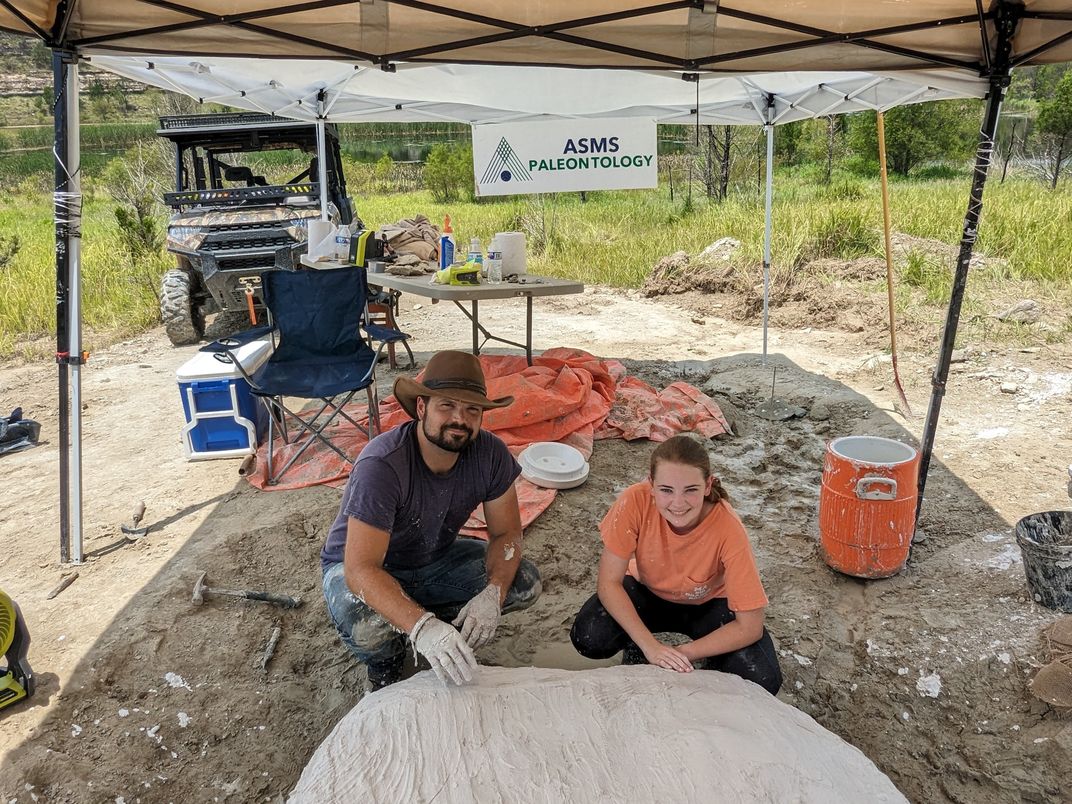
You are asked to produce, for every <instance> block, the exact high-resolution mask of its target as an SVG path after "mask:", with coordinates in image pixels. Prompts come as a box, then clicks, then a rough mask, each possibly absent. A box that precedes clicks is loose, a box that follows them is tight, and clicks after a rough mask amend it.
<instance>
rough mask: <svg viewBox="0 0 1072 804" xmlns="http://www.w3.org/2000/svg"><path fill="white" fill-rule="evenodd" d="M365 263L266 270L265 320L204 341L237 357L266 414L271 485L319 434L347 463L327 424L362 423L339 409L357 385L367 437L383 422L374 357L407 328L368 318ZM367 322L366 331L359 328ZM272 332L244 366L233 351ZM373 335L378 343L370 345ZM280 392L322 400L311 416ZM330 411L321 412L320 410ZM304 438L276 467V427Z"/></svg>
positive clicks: (228, 357)
mask: <svg viewBox="0 0 1072 804" xmlns="http://www.w3.org/2000/svg"><path fill="white" fill-rule="evenodd" d="M366 279H367V277H366V272H365V269H364V268H357V267H348V268H335V269H331V270H323V271H317V270H313V271H267V272H265V273H264V274H263V277H262V280H263V289H262V292H263V298H264V304H265V306H266V307H267V308H268V314H269V321H270V322H271V323H270V324H269V325H268V326H265V327H257V328H255V329H251V330H247V331H246V332H242V333H239V334H238V335H235V336H233V337H230V338H225V339H221V340H219V341H216V342H215V343H212V344H209V345H208V346H206V347H204V350H205V351H211V352H215V353H216V358H217V359H220V360H223V361H224V362H230V363H234V364H235V365H236V366H238V369H239V371H241V373H242V375H243V376H244V377H245V378H246V381H247V382H248V383H249V385H250V389H251V391H252V393H253V394H254V395H255V396H257V397H259V398H260V399H261V400H262V402H263V403H264V404H265V405H266V406H267V408H268V412H269V413H270V414H271V415H270V416H269V420H268V466H267V482H268V485H275V484H276V483H278V482H279V479H280V478H281V477H282V476H283V475H284V474H286V472H287V470H288V469H290V467H291V466H293V465H294V462H295V461H297V460H298V458H300V457H301V456H302V455H303V454H304V453H305V451H306V450H307V449H308V448H309V447H310V446H312V445H313V444H314V443H316V442H317V441H319V442H321V443H323V444H324V445H325V446H327V447H328V448H330V449H332V450H334V452H335V453H336V454H337V455H338V456H339V457H340V458H342V459H343V460H344V461H346V462H348V463H353V458H352V457H351V456H348V455H346V454H345V453H343V452H342V450H340V449H339V448H338V446H336V445H335V444H333V443H331V441H330V440H329V438H328V436H327V435H326V434H325V430H326V429H327V428H328V427H329V426H330V425H331V424H332V422H334V421H335V419H336V417H339V416H341V417H342V418H344V419H346V420H347V421H349V422H350V423H351V424H352V425H354V427H358V428H359V429H360V425H358V423H357V422H355V421H354V420H353V419H351V418H350V416H349V415H348V414H347V413H346V412H345V411H344V410H343V408H344V407H345V406H346V405H347V404H348V403H349V402H350V399H351V398H352V397H353V396H354V394H356V393H357V392H358V391H360V390H362V389H363V390H364V391H365V392H366V394H367V396H368V409H369V422H368V430H367V432H368V437H369V438H372V437H373V436H374V435H375V434H376V432H377V431H378V430H379V427H380V418H379V404H378V399H377V395H376V375H375V370H376V363H377V361H378V360H379V357H380V352H381V351H382V350H383V348H384V347H385V346H387V345H388V344H393V343H398V342H400V341H401V342H402V343H405V341H406V339H407V338H408V337H409V336H408V335H406V334H404V333H402V332H399V331H398V330H397V329H391V328H389V327H382V326H377V325H374V324H369V323H368V319H367V315H368V313H367V296H368V285H367V284H366ZM362 329H365V331H366V332H367V333H368V338H367V339H366V337H365V336H363V335H362V333H361V330H362ZM268 334H271V336H272V339H273V342H274V343H275V351H274V352H273V353H272V355H271V357H269V358H268V360H267V362H265V363H264V364H263V365H262V366H261V367H260V368H258V369H256V370H255V371H253V372H252V373H247V371H246V370H245V368H243V367H242V365H241V364H240V363H239V362H238V361H237V360H236V359H235V355H234V354H233V352H232V350H233V349H235V348H236V347H238V346H241V345H242V344H244V343H249V342H250V341H252V340H256V339H258V338H262V337H265V336H266V335H268ZM376 341H378V342H379V346H378V347H376V348H375V349H373V348H372V346H371V344H372V343H374V342H376ZM285 397H297V398H300V399H319V400H320V401H321V402H322V403H323V404H322V405H320V406H319V409H318V410H316V411H315V413H313V414H312V415H309V414H305V415H302V414H301V413H299V412H296V411H294V410H291V409H290V408H288V407H287V406H286V405H285V404H284V398H285ZM325 412H327V413H328V415H327V416H326V417H325V418H323V419H321V417H322V416H323V415H324V413H325ZM290 424H293V425H297V427H298V428H299V429H298V432H297V433H296V435H297V436H299V437H300V436H301V435H304V436H305V440H304V442H302V443H301V446H300V447H299V448H298V449H297V450H296V451H295V453H294V454H293V455H291V457H290V459H289V460H288V461H287V462H286V464H285V465H284V466H283V468H282V469H279V471H275V466H274V460H273V458H274V451H275V438H276V432H277V431H278V433H279V435H280V437H281V438H282V440H283V443H285V444H290V443H292V441H291V434H290V432H289V425H290Z"/></svg>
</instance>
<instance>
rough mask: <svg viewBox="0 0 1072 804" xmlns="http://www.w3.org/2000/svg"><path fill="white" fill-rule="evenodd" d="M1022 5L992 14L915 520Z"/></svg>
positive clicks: (923, 445) (933, 382)
mask: <svg viewBox="0 0 1072 804" xmlns="http://www.w3.org/2000/svg"><path fill="white" fill-rule="evenodd" d="M1021 11H1022V8H1021V7H1019V6H1015V5H1012V4H1008V3H999V4H998V15H997V18H996V19H995V21H994V26H995V28H996V31H997V46H996V47H995V49H994V50H995V52H994V58H993V72H992V73H991V75H990V92H989V94H988V95H987V101H986V111H985V112H984V113H983V124H982V128H981V129H980V130H979V145H978V147H977V149H976V151H975V169H974V171H973V174H972V185H971V195H970V196H969V198H968V211H967V213H966V214H965V215H964V229H963V235H962V236H961V240H960V254H959V255H958V257H957V267H956V273H955V275H954V277H953V290H952V294H951V295H950V298H949V309H948V311H947V312H946V319H945V328H944V329H943V331H942V342H941V347H940V349H939V352H938V363H937V365H936V366H935V368H934V373H933V375H932V376H931V389H932V390H931V401H930V407H929V408H928V409H927V420H926V421H925V422H924V424H923V438H922V439H921V442H920V463H919V481H918V489H919V497H918V499H917V500H916V520H917V521H918V520H919V513H920V510H921V509H922V507H923V491H924V489H925V488H926V485H927V473H928V471H929V470H930V464H931V455H932V453H933V451H934V436H935V433H936V432H937V430H938V416H939V414H940V413H941V410H942V397H943V396H945V387H946V379H947V378H948V377H949V364H950V361H951V358H952V355H953V345H954V344H955V342H956V338H957V325H958V324H959V323H960V308H961V304H962V303H963V301H964V288H965V286H966V285H967V282H968V264H969V263H970V262H971V256H972V248H973V247H974V245H975V239H976V237H977V236H978V229H979V218H980V216H981V215H982V212H983V188H984V187H985V185H986V174H987V169H988V168H989V167H990V160H991V157H992V156H993V153H994V136H995V134H996V132H997V128H998V118H999V117H1000V116H1001V103H1002V101H1003V100H1004V98H1005V90H1006V89H1007V88H1008V86H1009V80H1010V76H1011V73H1012V66H1011V64H1010V56H1011V52H1012V36H1013V33H1014V32H1015V30H1016V26H1017V23H1018V22H1019V19H1018V13H1019V12H1021Z"/></svg>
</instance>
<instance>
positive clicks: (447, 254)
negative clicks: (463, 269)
mask: <svg viewBox="0 0 1072 804" xmlns="http://www.w3.org/2000/svg"><path fill="white" fill-rule="evenodd" d="M453 264H454V230H453V229H452V228H451V226H450V215H446V216H444V217H443V234H441V235H440V236H439V268H440V270H442V269H443V268H450V266H451V265H453Z"/></svg>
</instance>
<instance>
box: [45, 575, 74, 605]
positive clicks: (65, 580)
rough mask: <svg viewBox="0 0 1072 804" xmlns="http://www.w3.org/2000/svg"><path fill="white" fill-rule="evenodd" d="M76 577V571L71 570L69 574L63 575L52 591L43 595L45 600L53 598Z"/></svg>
mask: <svg viewBox="0 0 1072 804" xmlns="http://www.w3.org/2000/svg"><path fill="white" fill-rule="evenodd" d="M77 578H78V573H77V572H72V573H71V574H70V575H65V576H64V577H63V578H62V579H61V580H60V582H59V583H58V584H56V586H55V587H54V588H53V589H52V591H51V592H49V593H48V594H47V595H45V600H52V598H54V597H55V596H56V595H58V594H59V593H60V592H62V591H63V590H64V589H66V588H67V587H68V586H70V585H71V584H72V583H74V582H75V580H77Z"/></svg>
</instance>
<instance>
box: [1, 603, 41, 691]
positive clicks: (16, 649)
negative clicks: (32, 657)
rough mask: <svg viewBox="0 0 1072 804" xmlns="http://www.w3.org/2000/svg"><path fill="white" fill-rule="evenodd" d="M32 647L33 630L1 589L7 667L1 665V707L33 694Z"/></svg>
mask: <svg viewBox="0 0 1072 804" xmlns="http://www.w3.org/2000/svg"><path fill="white" fill-rule="evenodd" d="M29 649H30V632H29V631H27V630H26V622H25V621H24V620H23V619H22V612H21V611H19V607H18V606H17V605H16V604H15V601H13V600H12V599H11V598H10V597H8V596H7V595H6V594H4V592H3V591H2V590H0V656H2V657H4V661H5V662H6V663H7V666H6V667H2V668H0V709H3V708H4V707H5V706H9V705H11V704H13V703H15V702H16V701H18V700H20V699H22V698H26V697H28V696H30V695H33V691H34V676H33V670H31V669H30V663H29V662H28V661H27V660H26V654H27V652H28V651H29Z"/></svg>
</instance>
